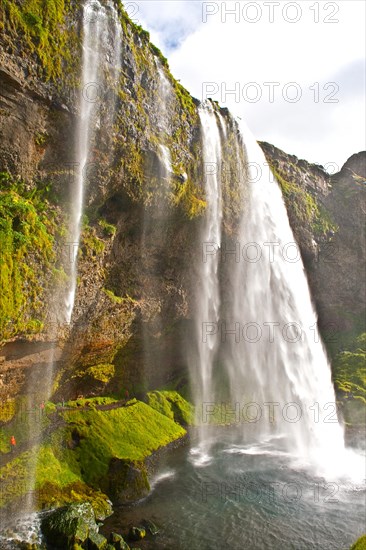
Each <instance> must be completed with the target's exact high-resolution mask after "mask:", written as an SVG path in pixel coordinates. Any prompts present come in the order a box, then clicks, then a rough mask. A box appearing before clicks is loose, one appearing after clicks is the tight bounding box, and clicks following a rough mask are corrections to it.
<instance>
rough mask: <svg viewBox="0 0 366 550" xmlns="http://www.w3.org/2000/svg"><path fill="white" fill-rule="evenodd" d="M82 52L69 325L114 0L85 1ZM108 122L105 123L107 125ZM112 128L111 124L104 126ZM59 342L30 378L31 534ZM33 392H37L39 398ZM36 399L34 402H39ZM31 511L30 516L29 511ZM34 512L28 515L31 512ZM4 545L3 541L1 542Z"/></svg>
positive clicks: (111, 68) (63, 315) (112, 82)
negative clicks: (38, 376)
mask: <svg viewBox="0 0 366 550" xmlns="http://www.w3.org/2000/svg"><path fill="white" fill-rule="evenodd" d="M82 24H83V53H82V63H81V66H82V75H81V83H80V102H79V103H80V114H79V121H78V124H77V128H76V134H75V143H76V152H75V158H76V162H75V165H76V170H77V172H76V176H75V178H72V179H71V189H70V212H69V227H68V240H69V242H68V244H67V247H68V248H69V254H66V255H65V256H66V257H67V261H65V262H64V268H65V271H66V272H67V274H68V280H69V282H68V288H67V289H66V296H65V300H64V303H63V304H61V307H59V308H58V312H57V319H58V322H59V323H67V324H70V322H71V318H72V313H73V309H74V304H75V295H76V286H77V255H78V249H79V243H80V235H81V221H82V213H83V201H84V194H85V186H86V183H87V174H88V163H89V162H90V150H91V145H92V142H93V139H94V137H95V132H96V128H97V127H98V126H100V125H101V121H100V113H99V111H100V107H101V100H102V98H103V94H104V93H105V91H106V89H107V88H108V87H111V88H112V89H113V90H115V89H116V85H117V82H118V79H119V76H120V68H121V47H122V29H121V25H120V22H119V19H118V14H117V11H116V9H115V7H114V6H113V4H112V3H111V2H107V3H106V5H105V6H103V5H102V4H101V3H100V2H99V1H98V0H87V1H86V2H85V4H84V6H83V18H82ZM114 110H115V102H114V103H113V102H112V101H110V103H109V104H108V122H107V124H108V126H111V125H112V124H113V120H114ZM104 126H106V124H104ZM106 130H108V128H107V129H106ZM56 345H57V341H54V342H53V344H52V347H51V348H50V353H49V358H48V363H47V364H46V365H45V366H44V372H43V377H42V386H40V382H39V380H38V379H34V378H35V377H34V376H31V377H30V378H29V381H28V397H27V406H26V408H27V411H28V412H27V413H26V416H27V431H28V433H29V439H30V440H31V442H32V446H33V447H32V451H31V452H30V458H29V463H28V471H27V477H26V479H25V480H24V483H25V484H26V487H27V489H26V501H25V502H24V506H23V508H22V510H20V512H21V514H22V517H23V518H22V522H21V524H19V530H18V534H19V535H21V536H22V538H23V539H26V538H27V537H28V539H30V538H31V537H32V536H34V533H35V532H36V531H37V527H36V525H37V522H38V519H37V516H35V515H34V514H33V513H32V512H33V510H34V509H35V508H36V500H37V499H36V491H35V487H36V477H37V468H38V449H39V445H40V444H41V443H42V427H43V424H42V410H41V409H40V403H41V401H47V400H48V399H49V398H50V396H51V394H52V385H53V374H54V362H55V356H56ZM35 396H37V397H36V398H35ZM35 399H36V402H35ZM26 514H28V516H26ZM29 514H30V515H29ZM0 544H5V542H4V541H1V542H0Z"/></svg>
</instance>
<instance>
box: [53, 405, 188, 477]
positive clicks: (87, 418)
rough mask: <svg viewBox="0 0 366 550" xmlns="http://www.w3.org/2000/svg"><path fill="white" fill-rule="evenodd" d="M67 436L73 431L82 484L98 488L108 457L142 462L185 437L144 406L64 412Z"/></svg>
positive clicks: (163, 418)
mask: <svg viewBox="0 0 366 550" xmlns="http://www.w3.org/2000/svg"><path fill="white" fill-rule="evenodd" d="M62 416H63V417H64V419H65V420H66V422H67V423H68V424H69V427H68V429H67V433H69V434H70V435H71V434H72V432H73V431H74V430H76V431H77V434H78V439H79V440H80V445H79V446H77V447H76V448H75V450H74V451H70V452H72V453H73V455H74V458H75V460H76V461H77V463H78V464H79V466H80V468H81V469H82V471H83V472H84V474H83V477H84V480H85V481H86V483H88V484H91V485H92V486H98V483H99V482H100V480H101V479H102V478H105V476H106V474H107V472H108V468H109V462H110V460H111V458H112V457H116V458H120V459H127V460H132V461H141V460H144V459H145V458H146V457H147V456H148V455H150V454H151V453H152V452H153V451H155V450H157V449H158V448H159V447H161V446H164V445H167V444H168V443H170V442H171V441H173V440H175V439H177V438H179V437H182V436H183V435H185V430H184V429H183V428H181V427H180V426H178V425H177V424H176V423H175V422H173V421H172V420H170V419H169V418H166V417H165V416H163V415H161V414H160V413H158V412H157V411H155V410H153V409H152V408H151V407H149V406H148V405H146V404H145V403H142V402H139V401H136V400H132V401H129V403H128V405H127V406H125V407H121V408H117V409H112V410H107V411H99V410H95V411H93V410H91V411H78V410H75V411H70V412H68V411H66V412H64V413H62Z"/></svg>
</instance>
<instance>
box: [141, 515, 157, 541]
mask: <svg viewBox="0 0 366 550" xmlns="http://www.w3.org/2000/svg"><path fill="white" fill-rule="evenodd" d="M142 525H143V526H144V527H145V529H146V531H147V532H148V533H150V535H152V536H153V537H155V536H156V535H157V534H158V533H159V528H158V527H157V526H156V525H155V523H153V522H152V521H150V520H149V519H144V520H143V521H142Z"/></svg>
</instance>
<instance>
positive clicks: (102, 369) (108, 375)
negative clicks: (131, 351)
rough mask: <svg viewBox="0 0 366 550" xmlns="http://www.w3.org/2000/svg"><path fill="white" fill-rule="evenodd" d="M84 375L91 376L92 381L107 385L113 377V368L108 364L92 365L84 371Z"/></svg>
mask: <svg viewBox="0 0 366 550" xmlns="http://www.w3.org/2000/svg"><path fill="white" fill-rule="evenodd" d="M85 374H87V375H88V376H91V377H92V378H94V380H98V381H99V382H103V383H104V384H107V383H108V382H109V381H110V380H111V379H112V378H113V376H114V375H115V367H114V365H111V364H110V363H103V364H101V365H94V366H92V367H89V368H88V369H86V371H85Z"/></svg>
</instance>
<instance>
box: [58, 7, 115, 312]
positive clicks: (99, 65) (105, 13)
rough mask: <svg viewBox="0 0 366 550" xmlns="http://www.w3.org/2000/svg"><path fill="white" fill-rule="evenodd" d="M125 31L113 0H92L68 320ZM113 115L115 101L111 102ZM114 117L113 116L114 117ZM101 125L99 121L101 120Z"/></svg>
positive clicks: (86, 12) (86, 14) (86, 22)
mask: <svg viewBox="0 0 366 550" xmlns="http://www.w3.org/2000/svg"><path fill="white" fill-rule="evenodd" d="M121 43H122V31H121V25H120V22H119V20H118V14H117V12H116V10H115V8H114V7H113V5H112V4H111V3H108V4H107V7H106V8H105V7H104V6H102V5H101V4H100V3H99V2H98V1H97V0H89V1H87V2H86V3H85V5H84V9H83V54H82V75H81V88H80V117H79V122H78V127H77V132H76V169H77V173H76V177H75V182H74V183H75V185H73V187H72V189H71V211H70V222H69V241H70V246H71V254H70V259H71V262H70V273H69V277H70V285H69V289H68V292H67V296H66V303H65V310H66V322H68V323H70V321H71V316H72V312H73V309H74V304H75V292H76V283H77V255H78V250H79V243H80V234H81V221H82V213H83V200H84V194H85V183H86V179H87V173H88V163H89V162H90V160H91V159H90V146H91V144H92V140H93V138H94V136H95V130H96V127H97V121H98V112H99V108H100V103H101V100H102V98H103V94H104V92H105V89H106V87H107V80H106V74H105V67H106V66H109V67H110V73H111V76H112V80H113V84H112V86H116V84H117V82H118V79H119V76H120V68H121ZM108 109H109V111H110V112H109V115H110V116H111V112H112V114H113V111H114V104H113V102H112V103H111V104H109V105H108ZM112 118H113V117H112ZM98 123H99V124H100V122H98Z"/></svg>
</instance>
